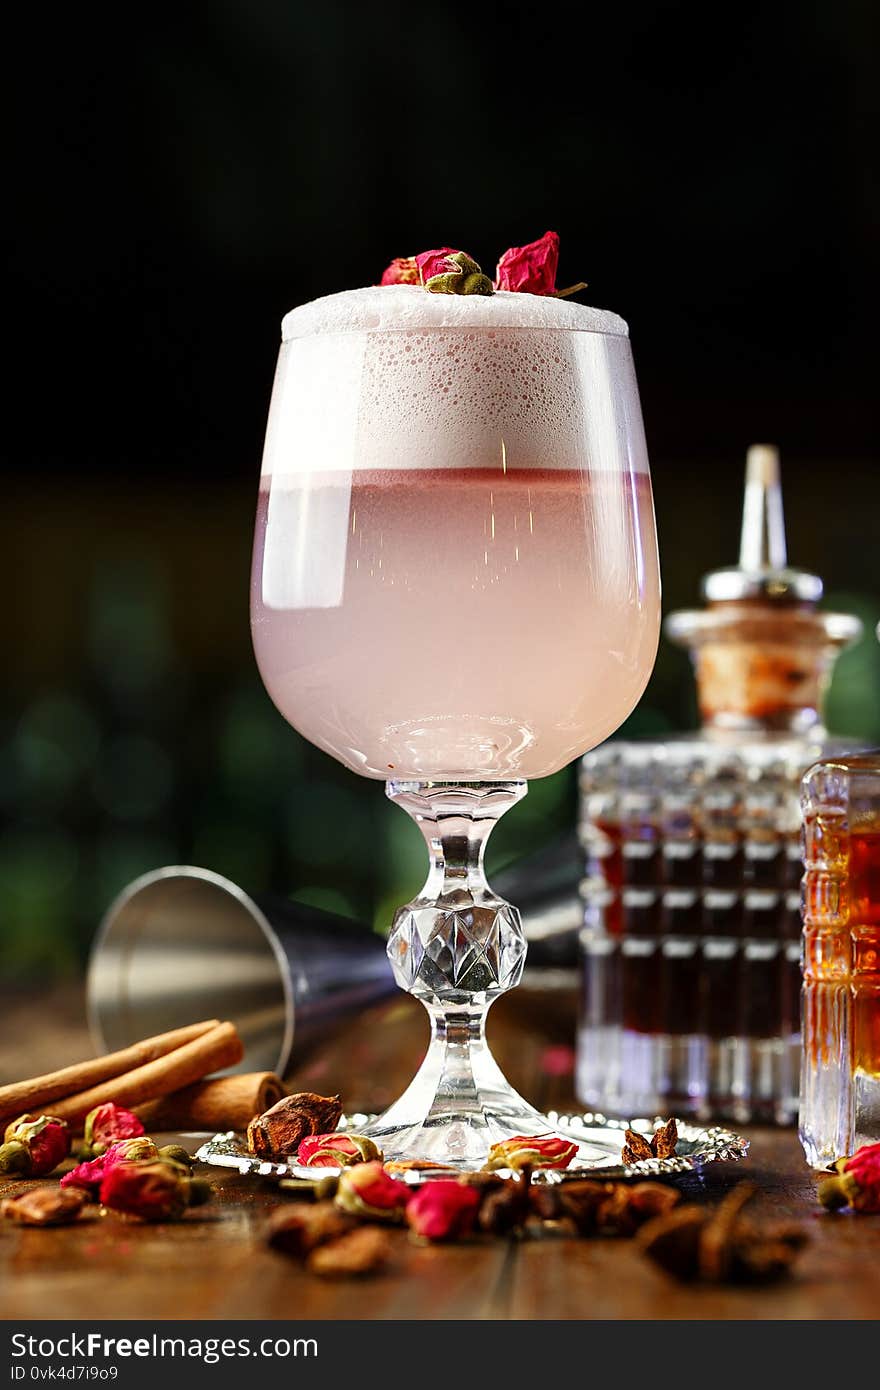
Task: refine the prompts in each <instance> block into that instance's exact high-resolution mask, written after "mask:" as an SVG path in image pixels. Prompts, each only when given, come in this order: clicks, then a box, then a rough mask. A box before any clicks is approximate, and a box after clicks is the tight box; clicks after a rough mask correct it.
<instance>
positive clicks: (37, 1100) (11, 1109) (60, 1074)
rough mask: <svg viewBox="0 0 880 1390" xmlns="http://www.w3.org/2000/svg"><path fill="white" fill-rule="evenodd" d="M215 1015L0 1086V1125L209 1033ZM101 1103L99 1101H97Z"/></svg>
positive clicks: (214, 1024)
mask: <svg viewBox="0 0 880 1390" xmlns="http://www.w3.org/2000/svg"><path fill="white" fill-rule="evenodd" d="M218 1023H219V1020H218V1019H216V1018H210V1019H207V1020H206V1021H205V1022H203V1023H191V1024H189V1025H188V1026H187V1027H186V1028H174V1029H173V1030H172V1031H171V1032H170V1033H159V1034H157V1036H156V1037H154V1038H145V1039H144V1041H143V1042H139V1043H134V1044H133V1045H132V1046H131V1047H126V1048H123V1049H122V1050H121V1051H120V1052H108V1053H106V1054H105V1055H104V1056H103V1057H93V1058H91V1059H90V1060H89V1061H87V1062H76V1063H74V1065H73V1066H70V1067H62V1068H61V1070H60V1071H52V1072H47V1073H46V1074H45V1075H44V1076H35V1077H32V1078H31V1079H30V1080H27V1081H16V1082H14V1083H12V1084H11V1085H9V1086H0V1129H2V1128H3V1127H4V1126H5V1125H7V1124H8V1123H9V1121H10V1120H15V1119H17V1118H18V1116H19V1115H24V1114H26V1113H27V1112H28V1111H38V1110H41V1109H42V1108H43V1107H44V1106H46V1105H49V1104H51V1103H52V1101H55V1100H58V1099H60V1098H61V1097H63V1096H72V1095H76V1094H77V1093H78V1092H80V1091H85V1090H88V1089H89V1088H90V1087H92V1086H98V1085H100V1084H101V1083H102V1082H104V1081H110V1080H111V1079H112V1078H113V1077H115V1076H122V1075H123V1073H124V1072H130V1071H133V1070H134V1069H135V1068H136V1067H141V1066H143V1065H144V1064H145V1063H147V1062H152V1061H155V1059H156V1058H159V1057H164V1056H166V1055H167V1054H168V1053H169V1052H173V1051H174V1050H175V1048H179V1047H183V1046H184V1045H185V1044H186V1043H190V1042H193V1041H194V1040H195V1039H197V1038H201V1037H203V1036H204V1035H205V1034H206V1033H210V1032H211V1030H212V1029H213V1028H216V1027H217V1026H218ZM99 1104H100V1102H99Z"/></svg>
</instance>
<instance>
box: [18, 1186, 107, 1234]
mask: <svg viewBox="0 0 880 1390" xmlns="http://www.w3.org/2000/svg"><path fill="white" fill-rule="evenodd" d="M85 1204H86V1194H85V1193H84V1192H78V1191H77V1190H76V1188H69V1189H68V1190H67V1191H65V1190H64V1189H63V1188H61V1187H34V1188H31V1190H30V1191H29V1192H22V1193H21V1195H20V1196H18V1197H6V1198H4V1200H3V1201H2V1202H0V1216H3V1217H5V1218H6V1219H7V1220H8V1221H15V1222H17V1223H18V1225H19V1226H68V1225H70V1223H71V1222H72V1221H76V1220H77V1219H78V1217H79V1214H80V1212H81V1211H82V1209H83V1207H84V1206H85Z"/></svg>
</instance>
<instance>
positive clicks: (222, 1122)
mask: <svg viewBox="0 0 880 1390" xmlns="http://www.w3.org/2000/svg"><path fill="white" fill-rule="evenodd" d="M284 1094H285V1087H284V1083H283V1082H282V1081H280V1080H279V1078H278V1077H277V1076H275V1074H274V1072H271V1071H257V1072H245V1073H242V1074H239V1075H237V1076H210V1077H208V1078H207V1080H205V1081H196V1082H194V1083H193V1085H192V1086H185V1087H184V1088H183V1090H182V1091H173V1092H172V1093H171V1094H170V1095H167V1096H164V1097H163V1098H162V1099H161V1100H148V1101H147V1102H146V1104H145V1105H139V1106H137V1113H138V1115H139V1116H140V1117H141V1119H142V1120H143V1122H144V1125H145V1126H146V1130H147V1133H148V1134H153V1133H158V1132H159V1131H161V1130H167V1129H183V1130H186V1129H205V1130H210V1131H211V1133H212V1134H216V1133H217V1132H218V1130H227V1129H237V1130H242V1131H244V1130H246V1129H247V1127H248V1125H249V1124H250V1122H251V1120H252V1119H253V1118H254V1116H255V1115H262V1113H263V1111H264V1110H269V1109H271V1107H272V1106H273V1105H275V1104H276V1102H277V1101H279V1100H280V1099H281V1097H282V1096H283V1095H284Z"/></svg>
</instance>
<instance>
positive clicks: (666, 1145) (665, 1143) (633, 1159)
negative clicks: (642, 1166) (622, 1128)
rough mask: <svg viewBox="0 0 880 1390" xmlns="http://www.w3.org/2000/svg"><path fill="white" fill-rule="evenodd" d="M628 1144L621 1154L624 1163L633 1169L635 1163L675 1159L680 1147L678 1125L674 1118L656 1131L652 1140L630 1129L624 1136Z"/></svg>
mask: <svg viewBox="0 0 880 1390" xmlns="http://www.w3.org/2000/svg"><path fill="white" fill-rule="evenodd" d="M624 1138H625V1140H626V1143H625V1144H624V1146H623V1152H622V1154H621V1159H622V1161H623V1162H624V1163H625V1164H626V1165H627V1167H631V1166H632V1164H634V1163H644V1162H645V1160H646V1159H650V1158H674V1156H675V1150H676V1146H677V1145H678V1125H677V1124H676V1122H675V1119H674V1117H673V1118H671V1119H669V1120H666V1122H665V1123H664V1124H662V1125H660V1126H659V1128H658V1129H655V1131H654V1133H653V1134H652V1135H651V1138H650V1139H647V1138H646V1137H645V1135H644V1134H638V1133H636V1131H635V1130H634V1129H628V1130H627V1131H626V1133H625V1135H624Z"/></svg>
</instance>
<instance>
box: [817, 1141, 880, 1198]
mask: <svg viewBox="0 0 880 1390" xmlns="http://www.w3.org/2000/svg"><path fill="white" fill-rule="evenodd" d="M834 1166H835V1168H836V1169H837V1177H835V1178H826V1179H825V1181H824V1182H821V1183H820V1184H819V1201H820V1202H821V1203H822V1205H823V1207H827V1208H828V1209H829V1210H830V1211H835V1210H838V1209H839V1208H840V1207H852V1209H853V1211H860V1212H880V1144H863V1145H862V1147H861V1148H860V1149H858V1150H857V1151H856V1152H855V1153H854V1154H852V1155H851V1156H850V1157H848V1158H839V1159H838V1160H837V1162H836V1163H835V1165H834Z"/></svg>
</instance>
